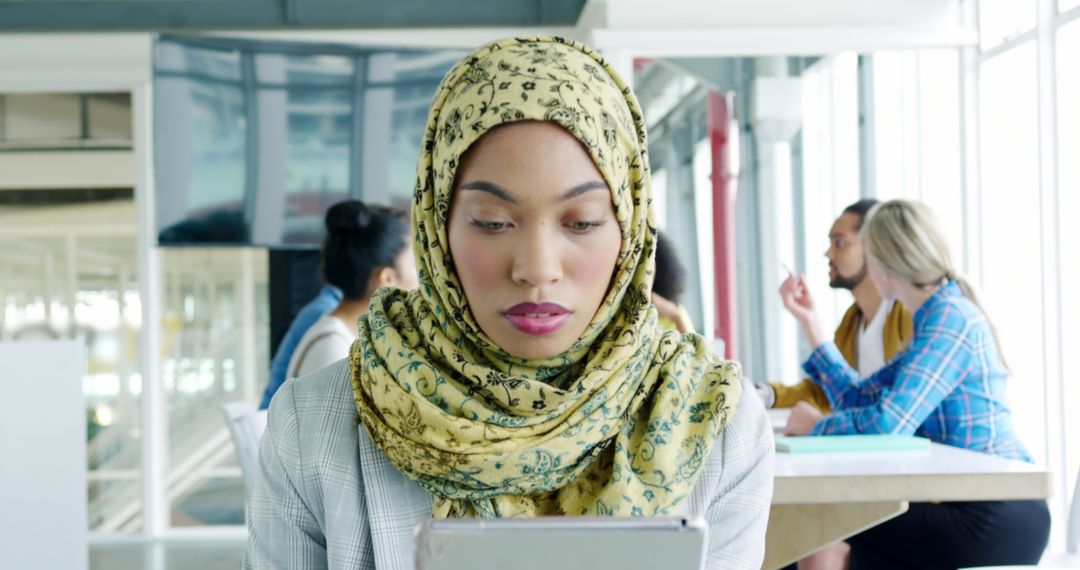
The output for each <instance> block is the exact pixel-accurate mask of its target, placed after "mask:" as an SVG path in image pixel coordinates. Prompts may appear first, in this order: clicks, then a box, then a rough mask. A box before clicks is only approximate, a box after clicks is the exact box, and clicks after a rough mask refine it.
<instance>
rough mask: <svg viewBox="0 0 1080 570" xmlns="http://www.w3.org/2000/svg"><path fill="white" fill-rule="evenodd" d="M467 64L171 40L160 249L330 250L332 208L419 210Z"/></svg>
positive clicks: (442, 58)
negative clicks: (454, 81) (425, 149)
mask: <svg viewBox="0 0 1080 570" xmlns="http://www.w3.org/2000/svg"><path fill="white" fill-rule="evenodd" d="M458 57H460V54H459V53H458V52H450V51H431V50H407V49H374V48H365V49H361V48H352V47H349V46H319V45H305V44H295V43H292V44H283V43H274V42H255V41H241V40H225V39H218V38H215V39H198V40H193V39H179V38H164V39H161V40H160V41H159V42H158V43H157V45H156V47H155V71H154V78H155V79H154V92H155V130H154V133H155V135H154V136H155V154H156V157H155V167H156V168H155V173H156V179H157V180H156V186H157V189H158V193H157V196H156V209H157V224H158V229H159V236H158V237H159V243H161V244H171V245H192V244H215V245H222V244H225V245H258V246H268V247H297V248H317V247H318V245H319V244H320V243H321V241H322V235H323V223H322V222H323V213H324V212H325V211H326V209H327V208H328V207H329V206H330V205H332V204H334V203H336V202H339V201H341V200H342V199H344V198H346V197H354V198H359V199H362V200H365V201H367V202H370V203H381V204H395V205H402V204H403V203H407V202H408V200H409V198H410V197H411V194H412V188H413V184H414V178H415V175H416V157H417V154H418V151H419V146H420V139H421V137H422V134H423V129H424V126H425V123H426V119H427V109H428V105H429V104H430V102H431V97H432V96H433V95H434V92H435V88H436V86H437V85H438V82H439V80H440V79H441V77H442V75H443V74H444V73H445V72H446V70H447V69H449V67H450V65H452V64H453V63H454V61H456V59H457V58H458Z"/></svg>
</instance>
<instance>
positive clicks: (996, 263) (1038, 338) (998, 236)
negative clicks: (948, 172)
mask: <svg viewBox="0 0 1080 570" xmlns="http://www.w3.org/2000/svg"><path fill="white" fill-rule="evenodd" d="M1035 57H1036V51H1035V43H1034V42H1033V41H1028V42H1026V43H1024V44H1022V45H1020V46H1017V47H1016V48H1013V49H1010V50H1008V51H1006V52H1005V53H1003V54H1001V55H999V56H997V57H994V58H991V59H989V60H987V61H986V62H985V63H984V64H983V65H982V68H981V70H980V85H979V99H980V112H979V115H980V121H979V124H980V127H981V128H980V137H979V148H980V164H981V165H982V167H981V172H980V179H981V180H982V188H981V190H982V191H981V193H980V197H981V202H982V235H981V237H982V251H983V255H982V285H983V286H982V289H983V293H984V297H985V299H984V300H985V305H986V309H987V311H988V313H989V316H990V318H991V320H993V321H996V322H997V323H998V324H999V327H998V329H999V334H1000V337H1001V341H1002V346H1001V347H1000V348H1001V349H1002V350H1003V352H1004V354H1005V358H1006V359H1007V361H1008V365H1009V367H1010V369H1011V370H1012V372H1013V374H1012V378H1011V379H1010V382H1009V388H1008V397H1009V403H1010V405H1011V406H1012V408H1013V413H1014V414H1015V417H1016V419H1017V421H1016V428H1017V430H1018V431H1019V434H1020V438H1021V440H1023V441H1024V442H1025V444H1026V445H1027V447H1028V449H1029V451H1031V453H1032V455H1033V456H1034V457H1035V459H1036V460H1037V461H1039V462H1045V461H1046V459H1047V456H1046V451H1047V450H1046V435H1045V424H1044V422H1043V421H1042V417H1043V415H1044V413H1045V410H1044V406H1045V397H1046V396H1045V395H1046V381H1047V379H1046V376H1045V373H1044V371H1045V367H1044V363H1043V354H1042V347H1043V342H1044V339H1043V338H1042V335H1040V334H1039V333H1038V331H1041V330H1042V319H1043V315H1042V311H1040V310H1038V307H1039V306H1040V303H1039V300H1040V299H1041V297H1042V281H1043V273H1042V258H1041V251H1042V240H1041V230H1040V228H1041V227H1042V224H1041V220H1042V211H1041V205H1040V204H1041V202H1040V185H1039V154H1038V153H1039V131H1038V126H1039V114H1038V109H1039V106H1038V99H1037V93H1036V88H1037V83H1036V77H1035V70H1036V68H1037V67H1036V60H1035ZM1018 299H1025V300H1027V302H1022V303H1021V302H1017V300H1018Z"/></svg>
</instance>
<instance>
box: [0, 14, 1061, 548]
mask: <svg viewBox="0 0 1080 570" xmlns="http://www.w3.org/2000/svg"><path fill="white" fill-rule="evenodd" d="M196 6H198V8H197V9H196ZM159 32H160V33H159ZM531 32H547V33H556V34H560V35H566V36H569V37H573V38H577V39H581V40H583V41H585V42H587V43H589V44H590V45H591V46H593V47H595V48H597V49H598V50H600V51H601V52H602V53H603V54H604V55H605V56H606V57H607V58H608V59H609V60H610V61H611V62H612V63H613V64H614V65H615V67H616V68H617V69H618V70H619V71H620V72H621V73H622V74H623V75H624V76H625V77H627V78H628V80H629V81H630V82H631V83H632V85H633V87H634V90H635V91H636V93H637V95H638V97H639V99H640V100H641V102H642V106H643V108H644V110H645V115H646V117H645V118H646V121H647V124H648V127H649V135H650V148H649V151H650V157H651V160H652V167H653V187H654V194H655V196H656V202H657V212H658V215H659V224H660V227H661V228H662V229H663V230H664V232H665V234H666V235H667V236H668V237H669V238H670V239H671V241H672V242H673V244H674V245H675V250H677V252H678V255H679V256H680V258H681V259H680V261H681V263H682V265H683V266H684V267H685V268H686V288H685V291H684V292H683V294H682V297H681V299H680V303H681V305H683V306H684V307H685V309H686V311H687V312H688V314H689V315H690V318H691V320H692V321H693V326H694V329H695V330H697V331H699V332H700V333H701V334H704V335H705V336H706V337H708V338H711V339H719V342H717V343H716V345H717V346H720V347H722V349H723V350H725V351H726V352H727V355H728V356H729V357H732V358H735V359H737V360H739V361H741V362H742V363H743V366H744V369H745V371H746V373H747V375H748V376H750V377H751V378H754V379H761V380H764V379H780V380H782V381H785V382H796V381H798V380H799V379H800V378H801V376H800V371H799V363H800V362H801V361H802V359H803V358H804V357H805V356H806V354H807V352H808V350H807V349H808V347H807V346H805V343H804V342H803V341H802V340H801V339H800V336H799V335H798V334H797V330H796V324H795V322H794V321H793V320H792V319H790V318H788V317H786V316H785V314H784V313H783V311H782V308H781V305H780V303H779V300H778V298H777V296H776V288H777V286H778V284H779V283H780V281H781V280H782V279H783V277H785V276H786V275H785V274H784V273H783V271H784V270H783V269H782V267H781V263H783V264H786V265H788V266H791V267H792V268H793V269H795V270H796V271H801V272H805V273H807V274H808V282H809V283H810V286H811V288H812V289H814V290H813V294H814V296H815V298H816V299H818V300H819V303H820V304H821V305H822V306H821V307H819V311H821V312H822V313H823V314H822V316H823V317H824V319H825V322H826V323H827V326H833V325H835V323H837V322H838V321H839V318H840V316H841V314H842V312H843V310H844V309H845V308H846V307H847V306H848V305H849V304H850V298H849V296H848V295H847V294H846V293H845V292H837V291H832V290H830V289H828V287H827V284H828V279H827V272H828V266H827V262H826V261H825V259H824V257H823V253H824V251H825V249H826V248H827V247H828V242H827V237H826V236H827V234H828V228H829V226H830V224H831V223H832V221H833V220H834V219H835V217H836V216H837V215H838V214H839V213H840V211H841V210H842V209H843V208H844V207H845V206H846V205H848V204H850V203H853V202H855V201H857V200H858V199H859V198H862V197H874V198H878V199H889V198H898V197H904V198H912V199H917V200H921V201H923V202H926V203H927V204H929V205H930V206H931V207H932V208H934V209H935V211H936V212H937V214H938V215H939V217H940V218H941V219H942V220H944V221H945V224H946V227H947V229H948V231H949V234H950V235H949V237H950V239H951V240H952V242H953V247H954V251H957V252H959V256H960V264H961V266H962V268H963V269H964V271H965V272H966V274H968V275H970V276H971V277H972V278H973V280H974V281H975V283H976V284H977V285H978V286H979V287H980V289H981V291H982V292H983V294H984V299H983V300H984V302H985V304H986V306H987V309H988V312H989V313H990V314H992V315H993V318H994V320H995V323H996V324H997V326H998V328H999V330H1000V332H1001V335H1002V341H1003V345H1004V349H1005V351H1006V352H1007V353H1008V355H1009V363H1010V367H1011V369H1012V372H1013V378H1012V380H1011V382H1010V385H1009V390H1010V393H1009V397H1010V405H1011V406H1012V408H1013V411H1014V414H1015V417H1016V425H1017V428H1018V431H1019V432H1020V433H1019V435H1020V437H1021V439H1022V440H1023V441H1024V442H1025V443H1026V444H1027V446H1028V447H1029V449H1030V451H1031V453H1032V455H1033V456H1034V457H1035V460H1036V461H1037V462H1038V463H1041V464H1043V465H1046V466H1048V467H1049V468H1050V470H1051V471H1052V472H1053V473H1054V475H1055V479H1054V482H1055V488H1054V491H1055V496H1054V497H1053V498H1052V499H1051V501H1050V504H1051V510H1052V513H1053V515H1054V517H1055V526H1054V529H1053V533H1052V536H1051V550H1055V549H1056V550H1061V549H1063V548H1064V546H1065V545H1064V540H1065V539H1064V537H1065V531H1066V528H1065V522H1064V521H1065V519H1066V516H1065V515H1066V512H1067V509H1068V505H1069V504H1070V503H1069V501H1070V500H1071V499H1072V492H1073V485H1074V481H1075V479H1076V476H1077V472H1078V470H1080V416H1077V414H1074V413H1070V411H1071V410H1075V409H1078V408H1080V384H1077V382H1076V381H1075V379H1076V378H1077V377H1078V376H1080V362H1078V361H1077V360H1076V359H1072V358H1070V357H1069V354H1070V353H1069V352H1068V350H1069V348H1070V347H1074V346H1080V299H1078V298H1077V296H1076V295H1075V294H1071V293H1070V292H1069V291H1070V289H1068V287H1067V284H1068V283H1077V282H1080V256H1078V255H1076V253H1075V252H1074V251H1072V249H1070V246H1073V247H1075V246H1076V245H1077V244H1080V224H1077V223H1075V222H1074V220H1076V219H1080V160H1077V157H1080V104H1078V102H1080V0H917V1H909V2H892V1H886V0H863V1H862V2H849V1H845V0H823V1H820V2H812V3H810V2H801V1H797V0H761V1H757V2H753V3H747V2H739V1H736V0H713V1H709V2H705V1H695V0H672V1H667V2H659V3H658V2H654V1H651V0H606V1H605V0H524V1H519V2H505V1H502V0H494V1H484V2H476V1H468V0H460V1H447V0H408V1H403V2H395V3H392V4H387V3H382V2H336V1H334V0H264V1H260V2H255V3H250V4H243V3H241V4H236V3H212V4H209V5H208V4H206V3H198V4H196V3H194V2H190V1H188V0H179V1H175V2H165V3H162V2H119V1H104V0H89V1H86V2H80V3H77V4H72V3H61V2H51V1H38V2H2V3H0V341H3V342H4V343H9V342H16V343H17V342H29V341H42V340H58V339H71V340H75V341H77V345H78V346H81V347H83V350H84V354H85V366H84V372H83V374H82V375H81V378H76V379H75V380H74V381H73V382H70V383H68V384H66V385H63V386H50V385H41V386H37V388H39V389H40V390H44V391H46V392H57V391H64V390H68V391H75V392H77V394H78V400H79V401H80V402H81V404H80V406H79V409H78V410H76V412H77V413H79V414H81V416H80V418H82V417H84V420H82V419H80V422H81V423H82V424H84V425H85V434H84V435H83V434H79V438H81V439H80V440H79V441H80V442H81V444H80V445H82V448H81V449H82V452H83V453H84V454H85V464H86V465H85V471H80V472H79V473H70V474H68V475H71V477H70V479H71V480H72V481H75V484H78V485H81V486H82V488H84V489H85V494H84V497H85V504H84V505H81V507H80V508H81V509H82V512H83V513H85V515H82V514H80V515H79V516H85V518H86V525H85V531H86V534H85V536H84V537H83V539H84V540H86V541H87V543H88V545H89V547H88V558H87V560H88V563H89V567H90V568H142V567H146V568H151V567H167V568H202V569H210V568H235V567H236V566H237V564H238V562H239V559H240V553H241V551H242V548H243V541H244V538H245V536H246V530H245V528H244V526H243V525H244V513H243V502H244V493H243V480H242V470H241V466H240V463H239V462H238V459H237V454H236V450H235V448H234V444H233V441H232V439H231V438H230V432H229V430H228V427H227V425H226V420H225V419H224V416H223V414H222V406H223V405H224V404H226V403H230V402H236V401H248V402H252V403H253V404H257V403H258V401H259V398H260V396H261V394H262V390H263V388H264V387H265V385H266V382H267V376H268V371H269V366H270V359H271V355H272V354H273V351H274V349H275V347H276V345H277V343H278V342H279V341H280V339H281V336H282V335H283V334H284V331H285V329H286V328H287V327H288V325H289V322H290V320H291V319H292V316H293V315H294V314H295V313H296V311H297V310H298V309H299V308H300V307H302V306H303V305H304V303H306V302H307V301H308V300H310V299H311V297H313V296H314V295H315V294H316V293H317V292H318V290H319V287H320V285H321V284H320V282H319V277H318V275H319V273H318V267H317V260H318V247H319V244H320V242H321V240H322V237H323V236H322V233H321V232H322V219H323V215H324V213H325V210H326V208H327V207H329V206H330V205H331V204H333V203H335V202H337V201H340V200H342V199H346V198H355V199H360V200H363V201H364V202H366V203H371V204H382V205H387V206H395V207H405V208H407V207H408V204H409V199H410V197H411V193H412V188H413V178H414V176H415V169H416V164H415V161H416V155H417V150H418V148H417V146H418V144H419V140H420V135H421V130H422V129H423V128H424V123H425V118H426V113H427V108H428V105H429V103H430V98H431V95H432V94H433V93H434V90H435V87H436V85H437V83H438V81H439V79H440V78H441V76H442V74H443V73H444V72H445V71H446V70H447V69H449V67H450V66H451V65H452V64H453V62H454V61H456V59H457V58H459V57H460V56H461V55H462V54H463V53H464V50H466V49H471V48H473V47H475V46H477V45H479V44H481V43H483V42H485V41H488V40H491V39H495V38H499V37H504V36H508V35H513V34H523V33H531ZM38 366H40V367H45V368H47V367H49V366H50V363H49V362H41V363H39V364H38ZM37 377H38V375H37V373H36V372H35V370H33V369H27V368H23V369H19V368H16V369H11V368H10V367H4V368H3V370H2V371H0V381H2V382H3V383H4V384H5V386H10V385H12V384H13V383H18V384H20V385H26V386H29V388H24V389H26V390H30V389H33V387H34V383H35V378H37ZM57 382H61V383H62V381H57ZM6 389H7V388H5V390H6ZM6 401H7V402H8V406H9V407H11V408H19V407H20V403H19V402H17V401H11V400H6ZM52 412H53V411H51V410H43V409H37V410H32V409H31V410H25V409H23V410H12V411H11V412H10V413H9V412H7V411H5V412H4V414H5V415H6V416H8V417H9V418H10V419H9V423H5V424H3V425H4V426H5V428H7V427H10V426H13V425H14V426H17V427H18V428H19V429H20V430H25V431H28V432H29V431H33V430H45V431H48V429H49V427H48V425H49V422H50V419H49V415H50V413H52ZM13 459H14V458H9V457H0V462H3V463H4V464H11V463H10V462H11V461H12V460H13ZM24 460H25V458H18V459H17V461H24ZM7 473H8V472H6V471H0V487H10V486H9V485H7V484H6V483H8V482H10V481H8V482H5V480H4V479H5V478H6V477H9V476H11V477H14V476H13V475H8V474H7ZM14 480H15V479H11V481H14ZM45 484H46V483H45V482H43V483H42V485H45ZM7 492H9V493H11V492H12V490H11V489H10V488H9V489H8V491H7ZM11 524H14V523H11ZM2 540H3V539H2V538H0V542H2ZM193 545H197V547H193ZM83 556H84V558H86V556H87V555H85V554H84V555H83Z"/></svg>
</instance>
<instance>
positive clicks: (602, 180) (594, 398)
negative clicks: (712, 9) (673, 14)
mask: <svg viewBox="0 0 1080 570" xmlns="http://www.w3.org/2000/svg"><path fill="white" fill-rule="evenodd" d="M653 216H654V214H653V208H652V198H651V195H650V190H649V166H648V158H647V154H646V144H645V128H644V123H643V116H642V113H641V109H640V108H639V107H638V105H637V101H636V100H635V98H634V96H633V94H632V93H631V92H630V90H629V89H628V88H627V87H626V86H625V85H624V84H623V83H622V80H621V79H619V77H618V76H617V75H616V74H615V73H614V72H613V71H612V70H611V68H610V67H609V66H608V65H607V64H606V63H605V61H604V60H603V58H601V57H600V56H599V55H598V54H597V53H595V52H593V51H592V50H590V49H588V48H587V47H585V46H583V45H581V44H579V43H576V42H573V41H569V40H564V39H561V38H553V37H544V36H537V37H524V38H513V39H507V40H503V41H499V42H496V43H493V44H490V45H488V46H485V47H483V48H481V49H479V50H477V51H476V52H474V53H473V54H471V55H469V56H467V57H466V58H465V59H464V60H462V61H461V62H460V63H459V64H458V65H456V66H455V67H454V68H453V69H451V70H450V72H448V74H447V75H446V77H445V78H444V79H443V81H442V83H441V85H440V87H439V89H438V91H437V92H436V95H435V98H434V100H433V103H432V108H431V112H430V114H429V119H428V127H427V129H426V131H425V136H424V140H423V141H422V143H421V151H420V159H419V164H418V167H417V183H416V191H415V193H414V196H413V204H412V225H413V230H414V233H415V242H414V244H415V247H414V249H415V250H416V261H417V266H418V268H419V275H420V287H419V289H417V290H415V291H409V292H406V291H402V290H398V289H394V288H383V289H380V290H379V292H377V293H376V294H375V295H374V297H373V298H372V300H371V304H370V306H369V307H368V311H367V312H366V313H365V314H364V315H363V316H362V317H361V318H360V320H359V323H358V325H359V326H358V331H357V333H358V334H357V336H358V340H357V341H356V342H355V343H354V344H353V347H352V351H351V353H350V356H349V358H348V359H346V360H342V361H340V362H338V363H336V364H332V365H330V366H328V367H326V368H323V369H321V370H319V371H318V372H315V373H314V374H311V375H309V376H305V377H301V378H298V379H295V380H290V381H289V382H287V383H286V384H285V385H284V386H283V387H282V388H281V390H280V392H279V393H278V395H277V396H276V397H275V398H274V401H273V403H272V404H271V406H270V415H269V422H268V425H267V430H266V433H265V435H264V436H263V438H262V443H261V445H260V451H259V463H260V474H259V477H258V480H257V482H256V486H255V491H254V493H253V500H252V504H251V505H250V507H249V511H248V514H249V517H248V521H249V524H248V528H249V531H250V532H249V540H248V547H247V551H246V555H245V561H244V566H245V568H334V569H342V570H344V569H346V568H348V569H355V568H362V569H372V568H379V569H380V570H385V569H393V568H401V569H405V568H411V566H412V560H413V556H412V550H413V537H412V530H413V528H414V526H415V525H416V524H417V523H420V522H422V521H424V520H426V519H427V518H429V517H534V516H562V515H613V516H651V515H665V514H667V515H677V514H685V515H694V516H701V517H704V518H705V519H707V520H708V521H709V523H710V529H711V531H710V537H709V552H708V554H707V566H708V567H709V568H760V567H761V562H762V559H763V554H764V536H765V528H766V522H767V518H768V511H769V503H770V498H771V490H772V457H773V455H772V453H773V452H772V436H771V429H770V426H769V422H768V419H767V416H766V414H765V410H764V408H763V407H762V405H761V402H760V401H759V400H758V399H757V398H755V397H752V396H750V397H744V396H743V391H744V381H743V378H742V374H741V372H740V369H739V367H738V365H737V364H736V363H734V362H728V361H725V360H723V359H722V358H720V357H718V356H717V355H715V354H714V353H712V352H711V349H710V348H709V347H708V346H707V344H706V343H705V341H704V340H703V339H702V338H701V337H699V336H697V335H680V334H678V333H676V332H674V331H664V330H662V329H661V328H660V327H659V325H658V324H657V316H656V310H655V309H654V308H653V307H652V306H651V305H650V303H649V292H650V290H651V284H652V271H651V267H652V256H653V252H654V248H655V239H656V228H655V223H654V217H653ZM659 565H660V566H662V565H663V564H662V561H661V562H660V563H659Z"/></svg>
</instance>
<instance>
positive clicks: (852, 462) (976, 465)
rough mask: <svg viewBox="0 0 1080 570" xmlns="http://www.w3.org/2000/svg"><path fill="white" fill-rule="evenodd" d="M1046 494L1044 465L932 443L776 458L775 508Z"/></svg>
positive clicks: (1000, 498) (1019, 496)
mask: <svg viewBox="0 0 1080 570" xmlns="http://www.w3.org/2000/svg"><path fill="white" fill-rule="evenodd" d="M1049 496H1050V473H1049V470H1048V469H1047V468H1045V467H1041V466H1037V465H1032V464H1030V463H1024V462H1022V461H1010V460H1007V459H1002V458H1000V457H996V456H993V455H988V454H985V453H978V452H974V451H969V450H966V449H960V448H957V447H952V446H947V445H941V444H936V443H935V444H931V446H930V449H929V450H920V451H888V452H847V453H804V454H792V453H777V454H776V475H775V490H774V492H773V504H806V503H837V502H866V501H886V500H905V501H972V500H987V501H989V500H1008V499H1044V498H1047V497H1049Z"/></svg>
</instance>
